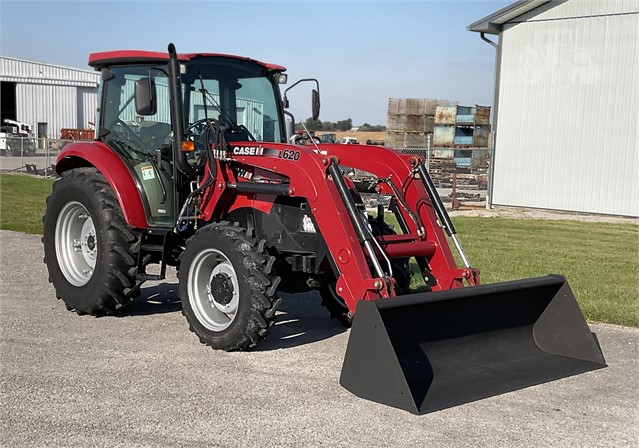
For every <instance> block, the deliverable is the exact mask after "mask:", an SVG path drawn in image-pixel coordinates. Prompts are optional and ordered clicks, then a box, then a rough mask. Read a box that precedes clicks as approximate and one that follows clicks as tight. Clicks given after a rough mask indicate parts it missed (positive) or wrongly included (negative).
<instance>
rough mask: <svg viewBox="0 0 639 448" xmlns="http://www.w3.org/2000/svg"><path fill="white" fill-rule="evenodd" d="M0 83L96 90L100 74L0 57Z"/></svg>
mask: <svg viewBox="0 0 639 448" xmlns="http://www.w3.org/2000/svg"><path fill="white" fill-rule="evenodd" d="M0 81H3V82H5V81H6V82H17V83H26V84H48V85H63V86H76V87H93V88H97V86H98V82H99V81H100V74H99V73H96V72H94V71H91V70H83V69H79V68H74V67H65V66H62V65H53V64H47V63H44V62H36V61H29V60H26V59H19V58H14V57H10V56H0Z"/></svg>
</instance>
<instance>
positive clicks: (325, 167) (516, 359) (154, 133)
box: [43, 44, 605, 413]
mask: <svg viewBox="0 0 639 448" xmlns="http://www.w3.org/2000/svg"><path fill="white" fill-rule="evenodd" d="M89 65H91V66H92V67H94V68H95V69H96V70H99V71H100V73H101V75H102V86H101V89H100V92H101V96H100V98H99V110H98V116H97V122H96V131H95V141H93V142H78V143H72V144H69V145H67V146H65V148H64V149H63V151H62V152H61V153H60V155H59V156H58V158H57V161H56V165H55V166H56V170H57V172H58V173H59V174H60V175H61V178H60V179H59V180H58V181H57V182H55V183H54V185H53V193H52V194H51V196H50V197H49V198H48V199H47V211H46V214H45V216H44V219H43V221H44V238H43V242H44V252H45V262H46V264H47V267H48V270H49V276H50V281H51V282H52V283H53V285H54V287H55V290H56V295H57V297H58V298H59V299H62V301H63V302H64V303H65V304H66V307H67V308H68V309H69V310H73V311H75V312H76V313H77V314H89V315H93V316H101V315H110V314H115V313H117V312H118V311H119V310H120V309H122V308H123V307H125V306H127V305H128V304H129V303H130V302H131V301H132V300H133V299H134V297H136V296H137V295H138V294H139V291H140V287H141V286H142V285H143V284H144V282H145V281H147V280H162V279H164V277H165V272H166V267H167V266H175V267H177V268H178V278H179V295H180V298H181V301H182V312H183V314H184V316H185V317H186V319H187V321H188V324H189V326H190V329H191V331H193V332H194V333H195V334H196V335H197V336H198V337H199V339H200V341H201V342H202V343H204V344H206V345H208V346H210V347H212V348H214V349H222V350H243V349H248V348H250V347H253V346H255V345H256V344H257V343H258V342H260V340H261V339H262V338H264V337H265V336H266V335H267V333H268V330H269V327H270V326H271V324H272V323H273V321H274V319H275V318H276V309H277V306H278V304H279V303H280V299H279V298H278V291H287V292H301V291H309V290H318V291H319V292H320V295H321V297H322V302H323V304H324V305H325V306H326V307H327V308H328V309H329V311H330V313H331V315H332V316H333V317H335V318H337V319H339V320H340V321H342V322H343V323H344V324H346V325H350V324H351V323H352V324H353V328H352V330H351V332H352V333H351V337H350V341H349V347H348V349H347V354H346V358H345V362H344V368H343V371H342V379H341V383H342V385H344V387H346V388H348V389H349V390H351V391H353V392H354V393H355V394H357V395H359V396H361V397H364V398H368V399H372V400H375V401H378V402H382V403H386V404H389V405H392V406H397V407H400V408H403V409H407V410H409V411H411V412H415V413H424V412H429V411H432V410H437V409H441V408H444V407H447V406H451V405H454V404H458V403H462V402H466V401H470V400H476V399H478V398H482V397H484V396H489V395H493V394H496V393H501V392H504V391H507V390H513V389H516V388H520V387H524V386H527V385H530V384H537V383H539V382H543V381H548V380H549V379H554V378H559V377H561V376H567V375H572V374H575V373H579V372H583V371H585V370H591V369H594V368H598V367H601V366H603V365H605V364H604V360H603V357H602V355H601V351H600V350H599V348H598V346H597V344H596V341H595V340H594V339H593V338H592V336H591V333H590V331H589V329H588V326H587V325H586V323H585V321H584V319H583V316H582V315H581V312H580V310H579V308H578V307H577V305H576V302H575V299H574V297H573V296H572V293H571V292H570V288H569V287H568V285H567V283H566V281H565V279H564V278H563V277H560V276H548V277H543V278H537V279H528V280H520V281H515V282H508V283H500V284H494V285H479V283H480V281H479V271H478V270H477V269H475V268H473V267H471V265H470V263H469V261H468V260H467V258H466V256H465V255H464V252H463V251H462V248H461V245H460V244H459V240H458V239H457V237H456V231H455V227H454V225H453V223H452V222H451V220H450V218H449V216H448V214H447V212H446V210H445V208H444V206H443V204H442V201H441V199H440V198H439V196H438V194H437V192H436V190H435V187H434V185H433V183H432V180H431V179H430V176H429V174H428V172H427V169H426V167H425V165H424V161H423V160H422V159H421V158H419V157H415V156H410V155H404V154H401V153H399V152H397V151H395V150H392V149H389V148H384V147H380V146H365V145H361V146H357V147H353V146H348V147H346V146H344V145H339V144H314V145H293V144H290V143H289V138H290V136H292V135H293V133H294V131H293V130H294V120H286V119H285V116H286V115H288V116H289V117H290V118H291V119H292V118H293V117H292V115H291V114H290V113H288V112H286V111H285V108H286V107H288V100H287V99H286V91H285V92H284V96H283V98H282V97H281V95H280V90H279V84H281V83H284V82H286V75H285V74H284V71H285V68H284V67H281V66H279V65H274V64H267V63H262V62H259V61H256V60H253V59H249V58H246V57H238V56H229V55H222V54H207V53H193V54H177V53H176V51H175V47H174V46H173V45H172V44H171V45H169V49H168V53H159V52H147V51H113V52H103V53H94V54H92V55H91V56H90V58H89ZM311 81H313V82H315V83H317V81H316V80H311ZM296 84H297V83H296ZM293 86H295V84H294V85H293ZM293 86H291V87H289V89H290V88H292V87H293ZM289 89H287V90H289ZM319 105H320V102H319V84H317V88H316V89H314V90H313V92H312V108H313V117H314V118H315V119H317V118H318V116H319ZM287 124H288V126H287ZM345 169H358V170H360V171H363V172H366V173H368V174H370V176H371V177H372V178H373V179H374V181H373V182H369V183H368V184H367V185H366V186H365V189H366V191H371V189H372V190H374V191H376V192H378V193H380V194H386V195H390V196H391V200H390V205H389V207H388V208H389V210H390V212H392V213H393V214H394V216H395V219H396V221H397V223H398V228H397V229H395V230H394V229H393V228H392V226H391V225H389V224H387V222H386V221H385V216H386V212H385V210H384V209H383V207H381V206H380V207H378V210H377V215H376V216H369V215H368V213H367V210H366V208H365V207H364V206H363V203H362V200H361V196H360V193H361V192H360V191H358V190H357V188H356V187H355V185H354V184H353V183H352V182H351V181H350V180H349V178H348V177H347V176H344V175H343V174H342V173H343V170H345ZM447 235H448V238H449V239H450V241H452V243H453V245H454V246H455V248H456V250H457V252H458V254H459V258H460V259H461V261H462V264H463V266H462V267H458V266H457V265H456V263H455V259H454V258H453V254H452V253H451V250H450V248H449V245H448V239H447ZM411 263H412V264H411ZM153 264H155V265H159V266H160V269H159V274H151V273H149V272H148V271H147V269H148V267H149V266H150V265H153ZM411 266H413V267H411ZM155 272H157V271H155ZM414 275H416V276H418V277H419V279H420V282H421V289H420V291H419V292H417V291H415V290H413V289H412V286H411V278H412V277H413V276H414ZM353 317H355V319H354V321H353ZM524 372H525V373H524Z"/></svg>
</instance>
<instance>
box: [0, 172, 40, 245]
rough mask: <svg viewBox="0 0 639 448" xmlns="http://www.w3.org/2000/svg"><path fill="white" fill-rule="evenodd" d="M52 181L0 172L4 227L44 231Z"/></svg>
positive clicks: (0, 220)
mask: <svg viewBox="0 0 639 448" xmlns="http://www.w3.org/2000/svg"><path fill="white" fill-rule="evenodd" d="M52 183H53V181H52V180H51V179H38V178H35V177H30V176H21V175H17V174H0V228H2V229H4V230H16V231H18V232H25V233H35V234H41V233H42V215H44V209H45V206H46V204H45V200H46V198H47V196H49V195H50V194H51V184H52Z"/></svg>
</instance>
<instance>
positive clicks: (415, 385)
mask: <svg viewBox="0 0 639 448" xmlns="http://www.w3.org/2000/svg"><path fill="white" fill-rule="evenodd" d="M602 367H606V363H605V361H604V358H603V354H602V352H601V349H600V347H599V344H598V342H597V340H596V338H595V336H594V334H593V333H591V332H590V329H589V328H588V325H587V324H586V321H585V320H584V317H583V315H582V314H581V310H580V309H579V306H578V305H577V302H576V301H575V297H574V295H573V293H572V291H571V290H570V286H569V285H568V282H567V281H566V279H565V278H564V277H561V276H558V275H549V276H547V277H540V278H532V279H526V280H517V281H512V282H504V283H495V284H488V285H481V286H473V287H466V288H457V289H451V290H447V291H439V292H429V293H422V294H412V295H407V296H402V297H396V298H391V299H381V300H375V301H363V300H362V301H360V302H359V303H358V305H357V309H356V312H355V318H354V321H353V327H352V329H351V335H350V339H349V341H348V347H347V349H346V356H345V358H344V365H343V368H342V374H341V378H340V384H341V385H342V386H343V387H345V388H346V389H348V390H349V391H351V392H352V393H354V394H355V395H357V396H358V397H361V398H365V399H367V400H372V401H375V402H378V403H382V404H386V405H389V406H394V407H397V408H400V409H404V410H407V411H409V412H412V413H413V414H426V413H428V412H433V411H438V410H441V409H445V408H449V407H452V406H456V405H459V404H463V403H468V402H471V401H475V400H480V399H482V398H487V397H491V396H494V395H499V394H502V393H505V392H510V391H514V390H518V389H522V388H525V387H529V386H532V385H535V384H541V383H545V382H548V381H552V380H556V379H559V378H564V377H568V376H572V375H576V374H579V373H583V372H587V371H589V370H595V369H599V368H602Z"/></svg>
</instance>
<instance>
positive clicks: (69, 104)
mask: <svg viewBox="0 0 639 448" xmlns="http://www.w3.org/2000/svg"><path fill="white" fill-rule="evenodd" d="M16 102H17V104H16V106H17V107H16V112H17V118H18V120H19V121H23V122H25V123H29V124H31V125H32V126H33V128H34V129H36V126H37V123H47V132H48V137H49V138H59V137H60V135H59V133H60V129H61V128H75V127H77V93H76V88H75V87H73V86H47V85H40V84H18V85H17V86H16Z"/></svg>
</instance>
